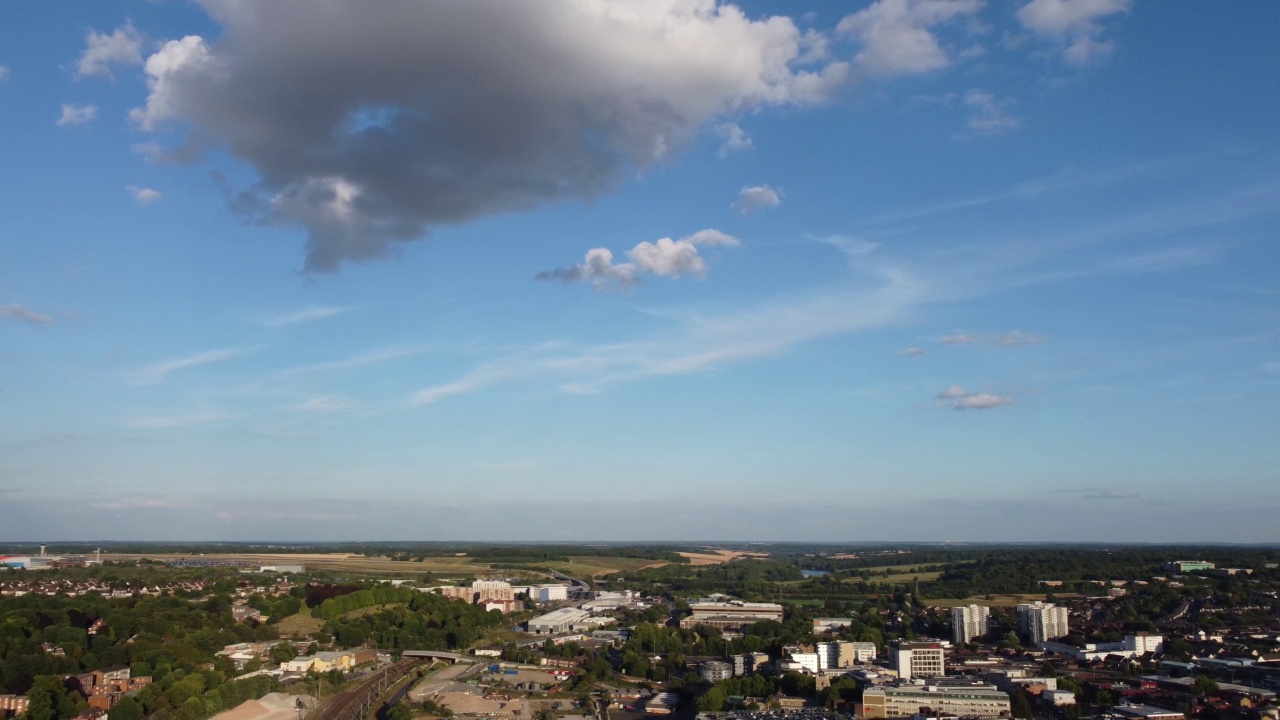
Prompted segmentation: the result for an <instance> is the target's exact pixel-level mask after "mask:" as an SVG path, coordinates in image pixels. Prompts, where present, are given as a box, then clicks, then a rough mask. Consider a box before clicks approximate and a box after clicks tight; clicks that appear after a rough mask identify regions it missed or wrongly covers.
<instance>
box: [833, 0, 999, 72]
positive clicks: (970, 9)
mask: <svg viewBox="0 0 1280 720" xmlns="http://www.w3.org/2000/svg"><path fill="white" fill-rule="evenodd" d="M982 5H983V3H982V0H951V2H945V3H942V2H935V1H934V0H878V1H877V2H875V3H872V4H871V5H869V6H868V7H865V8H863V9H861V10H859V11H858V12H856V13H853V14H852V15H848V16H846V17H845V18H844V19H842V20H841V21H840V23H839V24H838V25H836V33H837V34H839V35H841V36H844V37H852V38H854V39H855V40H857V41H858V43H859V44H860V45H861V46H862V49H861V51H860V52H858V54H857V55H856V56H855V57H854V64H855V65H856V67H857V68H858V69H859V70H861V71H862V72H863V73H865V74H866V75H869V76H871V77H878V78H892V77H898V76H902V75H918V74H921V73H927V72H931V71H934V70H939V69H941V68H945V67H947V66H948V65H950V64H951V60H950V59H949V58H948V57H947V54H946V53H945V52H944V51H943V49H942V46H941V45H940V44H939V42H938V38H937V36H936V35H934V33H933V32H932V30H933V29H934V28H935V27H938V26H941V25H944V24H946V23H949V22H952V21H955V20H959V19H963V18H967V17H969V16H972V15H975V14H976V13H977V12H978V11H979V10H981V9H982Z"/></svg>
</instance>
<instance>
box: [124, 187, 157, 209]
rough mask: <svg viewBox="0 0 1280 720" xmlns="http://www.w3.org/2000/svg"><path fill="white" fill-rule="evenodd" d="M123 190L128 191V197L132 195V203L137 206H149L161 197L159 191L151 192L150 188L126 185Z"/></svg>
mask: <svg viewBox="0 0 1280 720" xmlns="http://www.w3.org/2000/svg"><path fill="white" fill-rule="evenodd" d="M125 189H126V190H128V191H129V194H130V195H133V199H134V201H135V202H137V203H138V204H139V205H150V204H151V203H153V202H155V201H157V200H159V199H160V198H161V197H162V195H161V193H160V191H159V190H152V189H151V188H144V187H138V186H137V185H126V186H125Z"/></svg>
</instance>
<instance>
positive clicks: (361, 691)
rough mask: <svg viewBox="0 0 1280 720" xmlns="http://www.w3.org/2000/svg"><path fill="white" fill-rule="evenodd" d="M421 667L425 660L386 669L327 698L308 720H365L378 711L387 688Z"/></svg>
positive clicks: (406, 661)
mask: <svg viewBox="0 0 1280 720" xmlns="http://www.w3.org/2000/svg"><path fill="white" fill-rule="evenodd" d="M419 665H422V661H421V660H417V659H415V660H401V661H400V662H398V663H396V664H394V665H391V666H389V667H386V668H383V669H382V670H379V671H378V672H377V673H375V674H373V675H372V676H370V677H369V678H368V679H367V680H365V681H364V682H362V683H360V684H359V685H357V686H355V687H353V688H349V689H347V690H343V691H342V692H340V693H338V694H337V695H333V696H330V697H328V698H326V699H325V700H324V701H323V702H321V703H320V707H318V708H316V711H315V712H314V713H313V714H312V715H311V716H310V717H308V719H307V720H362V718H364V716H365V715H366V714H367V713H368V712H369V711H370V710H372V709H373V708H375V707H377V704H378V701H379V699H380V698H381V697H382V694H383V693H385V692H386V691H387V688H389V687H391V686H392V685H394V684H395V683H397V682H399V681H400V680H402V679H403V678H404V676H405V675H408V674H409V673H410V672H412V671H413V669H414V668H416V667H418V666H419Z"/></svg>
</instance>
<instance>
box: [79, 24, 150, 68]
mask: <svg viewBox="0 0 1280 720" xmlns="http://www.w3.org/2000/svg"><path fill="white" fill-rule="evenodd" d="M143 40H144V38H143V37H142V34H141V33H139V32H138V31H137V30H135V29H134V27H133V25H132V24H131V23H126V24H125V25H123V26H121V27H118V28H116V29H115V31H114V32H112V33H111V34H110V35H107V34H105V33H100V32H96V31H94V30H90V31H89V32H88V33H86V34H85V37H84V52H83V53H81V55H80V60H79V62H77V63H76V77H81V78H86V77H105V78H110V77H112V75H111V66H112V65H141V64H142V42H143Z"/></svg>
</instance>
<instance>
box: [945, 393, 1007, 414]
mask: <svg viewBox="0 0 1280 720" xmlns="http://www.w3.org/2000/svg"><path fill="white" fill-rule="evenodd" d="M1012 404H1013V398H1012V397H1011V396H1009V395H993V394H991V393H978V394H976V395H967V396H965V397H962V398H957V399H956V400H955V402H953V403H951V407H952V408H954V409H956V410H988V409H990V408H994V407H1000V406H1001V405H1012Z"/></svg>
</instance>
